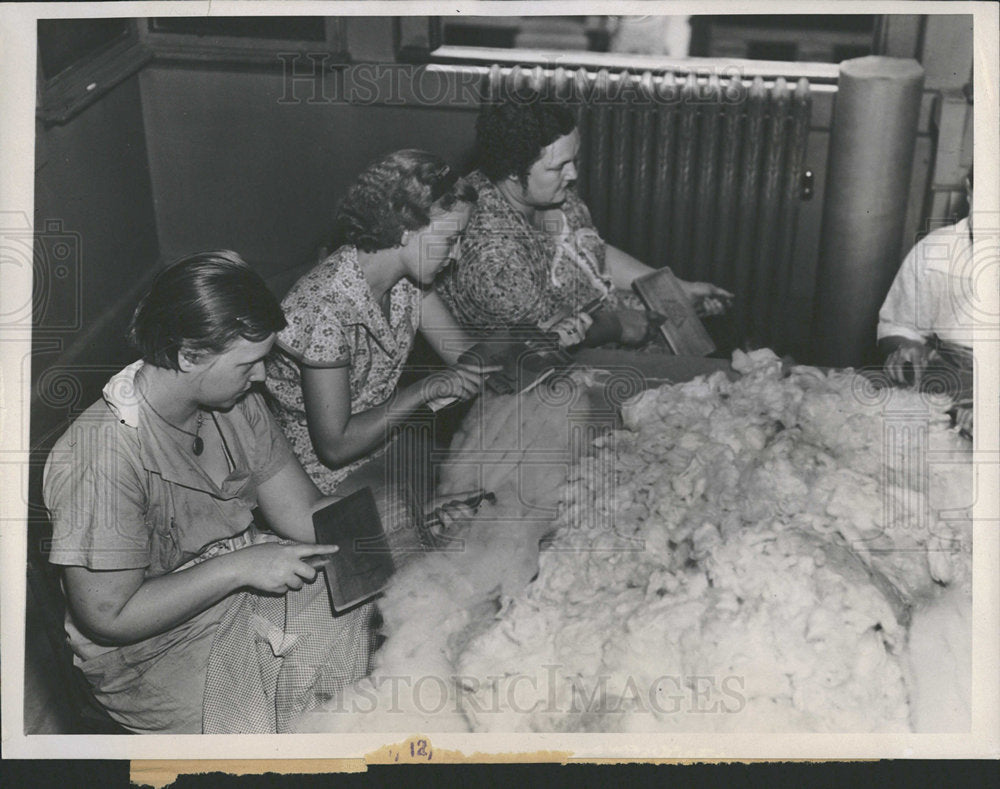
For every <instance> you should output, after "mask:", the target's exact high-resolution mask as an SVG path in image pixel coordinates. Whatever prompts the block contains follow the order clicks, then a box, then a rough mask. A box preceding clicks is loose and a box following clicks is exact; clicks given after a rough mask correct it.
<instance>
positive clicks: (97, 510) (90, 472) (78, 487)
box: [42, 414, 151, 570]
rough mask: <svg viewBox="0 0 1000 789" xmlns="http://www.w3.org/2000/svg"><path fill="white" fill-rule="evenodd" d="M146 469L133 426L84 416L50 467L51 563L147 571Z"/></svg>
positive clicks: (46, 493)
mask: <svg viewBox="0 0 1000 789" xmlns="http://www.w3.org/2000/svg"><path fill="white" fill-rule="evenodd" d="M144 479H145V472H144V471H143V469H142V466H141V464H140V463H139V462H138V440H137V438H136V435H135V430H134V428H130V427H127V426H123V425H119V424H118V423H116V422H113V421H110V420H107V419H104V420H90V419H88V416H87V414H84V415H83V416H81V417H80V419H78V420H77V422H75V423H74V424H73V426H72V427H70V429H69V431H68V432H67V433H66V434H65V435H64V436H63V437H62V438H61V439H60V440H59V441H58V442H57V443H56V445H55V447H54V448H53V449H52V452H51V453H50V454H49V457H48V460H47V461H46V463H45V471H44V476H43V482H42V496H43V499H44V502H45V506H46V508H47V509H48V511H49V516H50V518H51V521H52V550H51V553H50V556H49V561H51V562H52V563H53V564H59V565H75V566H81V567H87V568H89V569H91V570H126V569H137V568H143V567H148V566H149V564H150V550H151V545H150V543H151V534H150V530H149V528H148V526H147V525H146V515H145V510H146V502H147V493H146V488H145V485H144Z"/></svg>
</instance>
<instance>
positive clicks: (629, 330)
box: [615, 310, 651, 347]
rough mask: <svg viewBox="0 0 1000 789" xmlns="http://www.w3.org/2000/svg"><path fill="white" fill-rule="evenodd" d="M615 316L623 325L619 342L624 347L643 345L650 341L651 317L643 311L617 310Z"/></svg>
mask: <svg viewBox="0 0 1000 789" xmlns="http://www.w3.org/2000/svg"><path fill="white" fill-rule="evenodd" d="M615 316H616V317H617V318H618V322H619V323H620V324H621V327H622V333H621V337H620V339H619V342H620V343H621V344H622V345H630V346H633V347H635V346H638V345H643V344H645V343H646V342H648V341H649V339H650V334H651V332H650V322H649V316H648V315H647V314H646V313H645V312H643V311H641V310H615Z"/></svg>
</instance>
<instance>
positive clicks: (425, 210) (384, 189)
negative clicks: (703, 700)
mask: <svg viewBox="0 0 1000 789" xmlns="http://www.w3.org/2000/svg"><path fill="white" fill-rule="evenodd" d="M477 197H478V195H477V194H476V190H475V189H474V188H473V187H472V186H471V185H469V184H467V183H465V182H464V181H461V180H459V179H458V177H457V175H456V174H455V172H454V171H453V170H452V169H451V168H450V167H449V166H448V164H447V163H446V162H445V161H444V160H443V159H441V158H440V157H438V156H435V155H434V154H432V153H427V152H426V151H417V150H403V151H396V152H395V153H390V154H389V155H388V156H386V157H384V158H383V159H380V160H379V161H377V162H375V163H374V164H371V165H369V166H368V167H367V168H366V169H365V171H364V172H362V173H361V175H359V176H358V178H357V180H356V181H355V182H354V184H353V185H352V186H351V188H350V189H349V190H348V192H347V195H346V196H345V197H344V199H343V201H341V203H340V205H339V207H338V209H337V218H336V230H337V237H338V239H340V240H341V241H343V242H346V243H348V244H353V245H354V246H356V247H357V248H358V249H360V250H362V251H364V252H377V251H378V250H380V249H389V248H391V247H395V246H399V244H400V242H401V240H402V237H403V232H404V231H406V230H419V229H421V228H424V227H427V225H429V224H430V221H431V213H432V211H450V210H451V209H452V208H454V206H455V204H456V203H460V202H464V203H474V202H475V201H476V199H477Z"/></svg>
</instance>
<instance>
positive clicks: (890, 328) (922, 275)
mask: <svg viewBox="0 0 1000 789" xmlns="http://www.w3.org/2000/svg"><path fill="white" fill-rule="evenodd" d="M923 245H924V239H921V240H920V241H918V242H917V243H916V244H915V245H914V246H913V249H911V250H910V253H909V254H908V255H907V256H906V257H905V258H904V259H903V263H902V265H901V266H900V267H899V271H897V272H896V278H895V279H894V280H893V281H892V287H890V288H889V293H888V294H887V295H886V297H885V301H884V302H883V303H882V309H880V310H879V313H878V331H877V338H878V339H879V340H881V339H883V338H884V337H906V338H907V339H910V340H916V341H917V342H925V341H926V339H927V337H928V336H929V335H930V334H931V331H930V330H926V331H921V330H920V329H919V328H918V325H919V319H918V310H919V309H920V306H921V305H924V306H926V304H927V303H928V302H927V299H928V298H929V297H933V294H931V293H930V292H929V289H928V285H929V283H928V277H927V272H926V271H925V266H924V255H923Z"/></svg>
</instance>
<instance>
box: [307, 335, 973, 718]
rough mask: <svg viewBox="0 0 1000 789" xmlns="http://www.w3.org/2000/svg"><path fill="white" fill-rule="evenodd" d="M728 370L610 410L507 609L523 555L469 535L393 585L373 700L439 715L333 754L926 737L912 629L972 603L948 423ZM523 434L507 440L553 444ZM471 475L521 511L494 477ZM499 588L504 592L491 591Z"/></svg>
mask: <svg viewBox="0 0 1000 789" xmlns="http://www.w3.org/2000/svg"><path fill="white" fill-rule="evenodd" d="M733 366H734V368H736V369H737V370H738V371H739V372H741V373H742V377H741V378H740V379H739V380H737V381H735V382H733V381H730V380H728V379H727V378H726V377H725V376H724V375H722V374H714V375H712V376H708V377H701V378H697V379H695V380H693V381H691V382H689V383H685V384H679V385H673V386H664V387H661V388H660V389H656V390H650V391H647V392H645V393H644V394H642V395H641V396H639V397H637V398H635V400H633V401H632V402H630V403H629V404H628V405H627V406H626V407H625V408H624V409H623V421H624V429H622V430H617V431H614V432H612V433H609V434H608V435H606V436H604V437H602V438H599V439H598V440H597V441H595V442H594V444H595V446H594V448H593V451H592V452H591V453H590V454H589V455H586V456H583V457H581V458H579V460H578V461H577V462H575V463H574V464H573V465H572V466H571V467H570V473H569V477H568V478H567V479H566V480H565V483H564V484H563V485H561V486H560V488H559V489H557V491H556V492H555V494H554V495H555V498H556V499H557V500H558V501H559V505H558V506H559V514H558V517H557V518H556V521H555V523H554V526H555V531H554V533H553V534H550V535H549V536H548V537H547V538H546V539H545V541H544V543H543V550H542V551H541V554H540V558H539V562H538V565H539V566H538V575H537V578H535V580H534V581H533V582H531V583H530V584H528V585H527V586H526V587H521V586H520V579H522V578H524V576H525V575H526V573H527V572H529V571H530V569H531V557H530V555H529V556H528V557H527V559H526V557H525V553H524V550H523V549H522V550H521V551H520V553H518V551H517V550H516V545H517V544H518V542H519V541H520V542H521V544H522V545H523V540H524V538H525V537H529V536H528V535H525V534H524V532H523V531H522V532H521V533H520V534H521V536H520V537H519V538H517V539H515V540H513V541H511V540H510V539H508V540H507V541H504V540H503V537H502V533H501V532H502V525H501V522H500V520H497V521H496V522H495V523H494V524H493V525H494V527H495V528H496V529H497V530H496V531H494V532H493V533H490V532H489V531H488V530H483V531H480V530H479V529H480V526H481V524H475V525H474V527H473V528H472V529H471V530H470V532H469V533H478V534H479V539H478V541H477V542H476V543H475V544H474V545H473V544H470V546H469V547H470V549H471V550H467V551H465V552H463V553H461V554H453V555H449V554H442V555H436V556H431V557H427V560H426V562H427V565H426V567H425V569H424V570H421V571H418V567H417V566H418V565H420V564H422V563H421V562H417V563H415V564H414V566H413V567H412V568H407V570H410V569H413V570H414V575H412V576H409V575H406V576H403V577H401V578H400V579H399V580H398V582H397V584H396V585H395V586H394V588H393V589H392V590H390V592H389V594H388V595H387V596H386V600H385V604H384V606H383V608H384V611H385V615H386V619H387V630H388V635H389V639H388V641H387V642H386V644H385V646H383V648H382V651H383V653H384V654H383V655H382V656H381V658H377V661H379V665H380V666H381V667H382V676H383V677H384V676H386V675H388V674H391V673H392V672H393V671H395V672H399V673H401V674H404V675H406V676H410V677H419V676H422V675H423V672H425V671H431V670H434V671H438V672H439V673H438V674H437V675H436V676H438V677H440V678H442V679H441V685H442V686H446V687H447V693H448V699H447V708H446V710H445V711H442V712H436V713H433V714H428V713H427V711H428V709H430V704H429V700H428V699H424V700H423V701H422V703H419V704H411V707H419V708H420V709H418V710H416V711H414V710H413V709H411V710H410V712H411V713H414V717H413V719H411V720H406V719H405V718H404V716H402V715H395V716H393V715H389V714H384V711H385V710H386V709H388V707H387V706H383V705H385V704H386V703H387V702H388V701H389V699H387V698H386V696H385V694H384V693H383V695H382V696H381V697H380V702H379V705H380V706H379V711H378V712H376V713H374V714H373V715H369V716H345V715H342V716H340V719H341V722H342V723H343V724H348V725H346V726H343V728H340V729H338V730H344V731H346V730H367V729H369V722H371V723H372V724H373V725H372V726H371V728H372V729H379V730H387V729H407V730H410V729H411V728H413V726H412V725H410V724H414V725H417V724H419V725H417V728H419V729H420V730H424V731H435V730H436V731H441V730H445V729H447V728H461V727H462V726H463V725H464V726H466V727H468V728H471V729H472V730H474V731H622V732H628V731H708V730H710V731H747V732H766V731H787V732H791V731H799V732H860V731H906V730H910V729H911V728H914V724H916V727H917V728H918V729H919V728H922V725H921V719H922V718H926V717H927V712H929V710H927V709H926V703H927V702H926V701H925V702H924V704H925V712H924V713H923V714H922V713H921V711H920V709H912V706H913V705H912V704H911V702H912V701H913V696H914V694H915V692H916V689H918V688H926V687H928V683H927V682H926V677H923V678H922V677H921V676H919V674H920V671H921V666H920V663H921V662H922V661H919V660H910V661H907V660H906V659H905V656H906V652H907V635H908V624H909V621H910V615H911V612H914V611H915V612H916V613H914V614H913V618H914V620H915V623H916V625H918V626H920V628H921V632H923V631H924V630H926V627H925V626H924V625H923V623H924V622H926V621H933V619H934V617H933V616H931V615H930V614H929V613H928V612H932V611H934V610H935V606H937V605H938V602H937V601H938V599H939V597H940V596H941V594H942V589H945V590H946V592H947V594H946V599H947V603H948V605H951V606H954V605H956V603H955V600H956V595H957V596H958V597H957V599H958V600H959V601H960V602H959V603H958V605H963V604H964V603H965V602H968V600H969V598H968V595H967V590H968V585H969V580H970V577H971V571H970V568H971V530H970V528H969V524H968V513H967V512H965V511H964V510H963V508H964V507H967V506H968V505H969V503H970V502H971V500H972V493H971V464H970V462H969V456H968V449H967V447H966V446H965V445H964V444H963V442H962V441H961V440H960V439H958V438H957V436H955V435H954V433H953V432H951V431H949V430H948V428H947V418H946V417H944V416H942V414H941V412H943V411H944V410H945V408H946V407H947V404H946V403H944V402H938V401H935V400H934V399H933V398H930V400H928V398H926V396H922V395H918V394H915V393H913V392H908V391H901V390H891V391H887V392H882V393H876V392H874V391H872V390H871V388H870V387H869V386H867V385H866V384H865V382H864V379H862V378H861V377H860V376H857V375H855V374H854V373H853V372H851V371H846V372H832V373H824V372H822V371H819V370H816V369H813V368H803V367H798V368H792V370H791V371H790V372H789V374H787V375H785V372H786V371H783V370H782V367H781V363H780V361H779V360H778V359H777V358H776V357H774V356H773V354H770V352H767V351H761V352H755V353H754V354H751V355H749V356H748V355H746V354H741V353H739V352H738V353H737V354H736V355H735V356H734V364H733ZM505 405H507V406H509V403H508V404H505ZM533 413H534V412H531V411H530V409H529V410H522V411H521V412H520V415H519V416H518V417H516V418H517V419H522V420H523V423H524V424H526V425H528V424H530V425H532V426H534V427H535V428H536V429H537V430H538V431H539V433H542V432H543V431H544V430H546V429H549V430H552V429H555V428H551V427H549V428H546V426H545V424H544V421H545V420H540V421H539V422H537V423H536V422H534V421H533V420H532V415H533ZM485 416H488V417H492V416H494V415H493V414H490V413H489V412H486V414H485ZM548 418H551V415H548ZM512 419H514V417H512V416H511V415H510V413H508V414H507V416H506V417H504V420H506V421H505V423H506V424H508V425H509V424H510V420H512ZM498 421H500V420H498ZM485 423H488V424H490V425H493V422H492V421H490V420H489V419H486V420H485ZM493 426H494V428H495V425H493ZM526 432H529V431H527V430H526ZM491 434H495V435H496V436H504V437H505V436H507V435H508V433H505V432H504V431H503V430H502V429H494V430H493V431H492V433H491ZM897 436H902V437H905V440H897ZM550 437H551V436H550ZM465 440H466V444H469V443H470V442H472V440H471V439H469V437H468V435H467V436H466V437H465ZM493 440H494V441H496V440H498V439H496V438H494V439H493ZM539 440H540V441H541V440H542V438H541V437H540V438H539ZM918 440H919V441H923V442H924V443H923V445H922V447H923V449H925V450H926V451H920V452H914V451H913V449H914V444H913V442H914V441H918ZM473 443H474V442H473ZM485 446H489V444H486V445H485ZM538 446H542V444H538ZM466 451H471V450H470V449H469V446H466ZM460 457H461V456H460ZM915 457H916V458H918V461H919V462H915V461H914V458H915ZM515 458H516V452H515V453H514V454H513V455H511V459H512V460H513V459H515ZM921 463H922V464H923V465H921ZM471 465H474V464H466V465H465V470H464V471H460V473H459V474H458V476H459V477H460V476H461V474H462V473H469V472H468V467H469V466H471ZM486 473H487V474H493V475H495V477H494V478H493V480H492V481H494V482H495V483H496V484H497V485H498V486H501V487H502V486H504V485H513V487H514V488H516V487H517V485H516V483H513V482H512V477H511V475H512V474H513V473H514V472H513V471H512V470H511V468H508V469H507V470H506V471H503V470H494V469H492V468H491V469H489V470H488V471H486ZM522 476H523V475H522ZM461 481H462V482H463V483H464V482H466V481H467V480H465V479H462V480H461ZM541 487H542V488H547V487H548V485H542V486H541ZM457 489H460V488H453V489H452V490H457ZM520 514H522V515H523V512H521V513H520ZM517 515H518V513H516V512H515V513H514V517H513V518H512V521H513V520H516V516H517ZM486 517H489V516H488V515H487V516H486ZM541 531H542V530H541V529H540V530H539V534H540V533H541ZM534 536H535V535H532V536H531V537H529V539H532V538H533V537H534ZM479 551H481V553H479ZM477 553H479V556H478V558H475V557H476V555H477ZM529 554H530V551H529ZM510 568H517V569H516V570H515V571H513V577H517V578H518V583H517V584H508V585H507V586H506V587H503V588H502V589H501V588H500V587H501V586H502V585H503V580H504V578H505V577H510V576H508V575H507V573H508V571H509V570H510ZM529 577H530V576H529ZM491 584H492V586H491ZM498 592H501V594H499V596H498V594H497V593H498ZM463 595H464V599H463ZM939 618H940V617H939ZM390 620H392V622H394V623H395V625H394V626H395V627H396V628H398V629H397V630H396V631H395V632H393V629H392V627H389V623H390ZM966 621H967V620H966ZM418 623H419V624H418ZM954 630H955V628H954V626H953V627H952V628H951V631H954ZM959 630H961V631H962V632H959V633H955V632H951V633H950V634H949V637H951V638H952V639H954V640H955V641H956V642H960V641H962V640H963V639H964V638H965V635H966V633H965V631H964V630H962V628H959ZM394 640H395V643H394ZM923 640H924V641H926V640H928V639H927V638H926V637H924V638H923ZM387 650H388V651H387ZM953 651H954V652H955V653H957V654H961V653H962V647H961V645H960V644H959V645H958V647H957V648H956V649H955V650H953ZM418 663H419V667H418ZM908 664H909V666H908ZM432 667H433V668H432ZM927 670H931V671H933V664H932V665H929V666H925V667H924V668H923V671H924V672H926V671H927ZM959 673H961V672H959ZM378 676H379V669H376V674H375V675H373V677H372V680H377V677H378ZM372 680H368V681H372ZM383 684H384V681H383ZM425 684H426V683H425ZM960 684H961V682H957V683H956V686H958V685H960ZM956 692H959V693H960V692H961V691H955V689H954V688H944V689H943V690H942V688H941V687H940V683H939V685H938V687H935V688H933V689H931V690H929V691H926V692H924V693H923V694H922V695H923V697H924V699H925V700H930V701H933V703H938V704H940V703H941V701H940V700H941V697H942V694H944V696H947V695H948V694H949V693H951V694H952V695H955V693H956ZM410 700H411V701H412V698H411V699H410ZM966 701H967V700H966ZM916 702H917V704H918V706H919V704H920V699H919V698H918V699H916ZM959 702H960V703H958V704H953V706H955V707H957V708H961V707H962V703H961V700H959ZM417 713H419V714H417ZM707 713H714V714H707ZM348 718H349V719H350V722H349V723H348V721H347V720H345V719H348ZM364 719H367V720H364ZM376 720H377V723H376ZM392 724H401V725H392ZM404 724H405V725H404ZM313 725H314V726H315V728H312V729H311V730H329V729H330V721H329V720H319V719H316V720H314V721H313Z"/></svg>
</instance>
